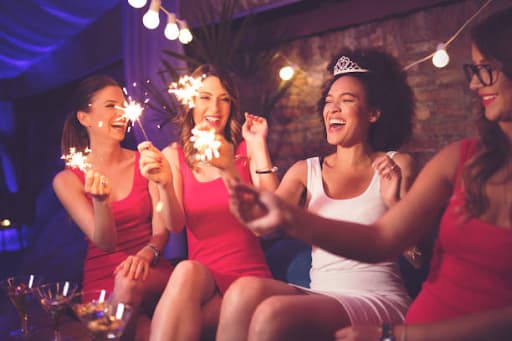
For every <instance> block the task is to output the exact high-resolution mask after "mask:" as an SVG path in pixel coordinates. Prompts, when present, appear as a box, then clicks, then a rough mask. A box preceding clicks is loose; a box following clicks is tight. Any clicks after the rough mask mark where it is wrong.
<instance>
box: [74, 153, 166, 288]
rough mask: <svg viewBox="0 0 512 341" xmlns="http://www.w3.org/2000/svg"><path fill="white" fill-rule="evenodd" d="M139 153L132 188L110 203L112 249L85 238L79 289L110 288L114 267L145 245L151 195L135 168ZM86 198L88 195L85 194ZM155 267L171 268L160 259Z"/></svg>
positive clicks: (149, 226)
mask: <svg viewBox="0 0 512 341" xmlns="http://www.w3.org/2000/svg"><path fill="white" fill-rule="evenodd" d="M139 157H140V154H139V153H136V156H135V162H134V165H133V167H134V172H133V174H134V176H133V182H132V189H131V191H130V193H129V194H128V195H127V196H126V197H125V198H123V199H121V200H118V201H113V202H112V203H111V207H112V212H113V215H114V219H115V222H116V227H117V246H116V249H115V251H113V252H110V253H109V252H105V251H103V250H101V249H100V248H98V247H97V246H95V245H94V244H93V243H92V242H91V241H90V240H89V238H87V255H86V257H85V262H84V270H83V283H82V284H83V289H84V290H94V289H106V290H107V291H111V290H113V289H114V275H113V271H114V269H115V268H116V267H117V266H118V265H119V264H120V263H121V262H122V261H124V260H125V259H126V257H128V256H129V255H133V254H135V253H137V252H138V251H140V250H141V249H142V248H143V247H144V246H146V245H147V244H148V242H149V240H150V238H151V235H152V227H151V217H152V207H151V198H150V196H149V191H148V180H147V179H146V178H145V177H143V176H142V174H141V173H140V171H139V167H138V166H139ZM68 169H69V170H71V171H72V172H73V173H75V174H76V176H78V178H79V179H80V181H81V182H82V183H85V174H84V173H83V172H82V171H80V170H79V169H76V168H68ZM89 200H90V198H89ZM158 267H162V268H169V269H170V268H171V266H170V264H167V263H166V262H163V261H161V262H160V263H159V264H158Z"/></svg>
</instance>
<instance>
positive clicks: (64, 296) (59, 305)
mask: <svg viewBox="0 0 512 341" xmlns="http://www.w3.org/2000/svg"><path fill="white" fill-rule="evenodd" d="M77 289H78V285H77V284H76V283H71V282H68V281H66V282H55V283H49V284H44V285H41V286H39V287H37V288H36V290H37V294H38V296H39V302H41V306H42V307H43V309H44V310H46V312H48V315H49V316H50V319H51V321H52V326H53V328H52V330H53V338H52V341H61V340H62V335H61V333H60V328H59V327H60V324H59V322H60V316H61V315H62V312H63V311H64V310H66V309H67V308H68V305H69V303H70V302H71V299H72V298H73V295H74V294H75V292H76V290H77Z"/></svg>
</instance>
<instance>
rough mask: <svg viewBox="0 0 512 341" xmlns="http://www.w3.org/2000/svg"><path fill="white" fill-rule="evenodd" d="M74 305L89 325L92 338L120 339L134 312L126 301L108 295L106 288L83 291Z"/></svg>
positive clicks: (84, 322) (74, 308)
mask: <svg viewBox="0 0 512 341" xmlns="http://www.w3.org/2000/svg"><path fill="white" fill-rule="evenodd" d="M76 297H77V298H78V299H77V302H75V303H74V304H73V305H72V307H73V311H74V312H75V314H76V315H77V316H78V319H79V320H80V321H81V322H82V323H83V324H84V325H85V326H86V327H87V329H88V330H89V332H90V334H91V338H92V340H119V338H120V337H121V335H122V334H123V332H124V329H125V327H126V325H127V323H128V321H129V320H130V317H131V316H132V313H133V308H132V307H131V306H130V305H128V304H125V303H122V302H118V301H115V300H114V299H113V296H112V295H110V296H109V297H107V293H106V291H105V290H96V291H90V292H87V291H86V292H81V293H79V294H77V295H76Z"/></svg>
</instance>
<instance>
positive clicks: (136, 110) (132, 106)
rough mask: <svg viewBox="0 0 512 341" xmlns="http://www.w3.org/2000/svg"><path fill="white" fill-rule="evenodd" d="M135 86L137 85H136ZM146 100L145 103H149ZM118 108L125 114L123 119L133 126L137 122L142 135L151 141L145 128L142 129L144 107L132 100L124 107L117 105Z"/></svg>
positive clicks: (125, 103)
mask: <svg viewBox="0 0 512 341" xmlns="http://www.w3.org/2000/svg"><path fill="white" fill-rule="evenodd" d="M134 86H135V85H134ZM147 101H149V100H146V101H145V102H144V103H147ZM116 108H117V109H119V110H122V111H123V112H124V114H123V116H122V117H123V118H125V119H127V120H128V121H130V122H131V123H132V126H133V125H134V124H135V122H138V123H139V126H140V130H142V133H143V134H144V137H145V138H146V140H148V141H149V137H148V134H147V133H146V131H145V130H144V127H142V123H141V122H140V116H141V115H142V112H143V111H144V107H143V106H142V105H141V104H140V103H139V102H137V101H134V100H132V99H131V98H129V99H128V101H127V102H126V101H125V102H124V106H123V107H120V106H118V105H116Z"/></svg>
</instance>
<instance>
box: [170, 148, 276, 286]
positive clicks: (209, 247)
mask: <svg viewBox="0 0 512 341" xmlns="http://www.w3.org/2000/svg"><path fill="white" fill-rule="evenodd" d="M236 152H237V154H238V155H242V156H246V155H247V152H246V145H245V142H242V143H240V145H239V146H238V148H237V151H236ZM178 154H179V159H180V170H181V175H182V177H183V206H184V210H185V219H186V231H187V242H188V256H189V259H191V260H196V261H199V262H201V263H203V264H204V265H206V266H207V267H208V268H209V269H210V271H211V272H212V274H213V276H214V278H215V282H216V284H217V288H218V289H219V291H220V292H221V294H224V292H225V291H226V290H227V288H228V286H229V285H230V284H231V283H232V282H233V281H234V280H236V279H237V278H239V277H242V276H258V277H271V276H272V275H271V273H270V270H269V268H268V266H267V263H266V260H265V256H264V253H263V251H262V249H261V246H260V242H259V239H258V238H256V237H255V236H254V235H253V234H252V233H251V232H250V231H249V230H248V229H247V228H245V227H244V226H243V225H242V224H240V223H239V222H238V220H237V219H236V218H235V217H234V216H233V215H232V214H231V212H230V210H229V197H228V193H227V190H226V187H225V186H224V182H223V180H222V179H221V178H218V179H215V180H212V181H207V182H200V181H197V180H196V178H195V177H194V174H193V173H192V170H191V169H190V167H189V166H188V165H187V164H186V163H185V156H184V153H183V150H182V149H181V148H179V149H178ZM237 169H238V172H239V173H240V177H241V179H242V181H244V182H250V174H249V166H248V164H247V159H246V158H243V157H242V159H241V160H240V159H239V160H238V161H237Z"/></svg>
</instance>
